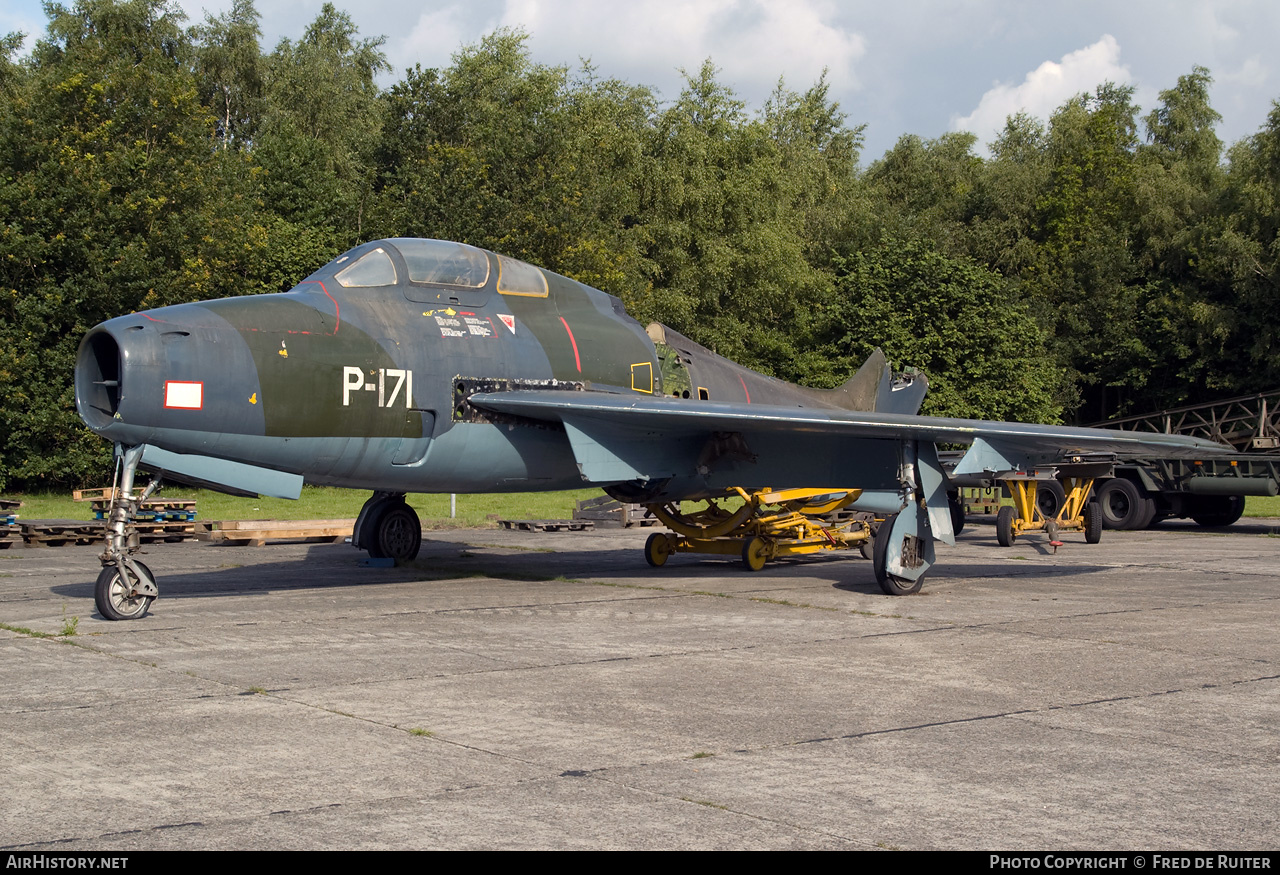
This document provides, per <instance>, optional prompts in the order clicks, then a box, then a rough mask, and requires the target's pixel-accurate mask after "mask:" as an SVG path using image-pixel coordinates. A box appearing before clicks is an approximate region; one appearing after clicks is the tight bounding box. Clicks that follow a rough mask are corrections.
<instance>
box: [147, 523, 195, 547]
mask: <svg viewBox="0 0 1280 875" xmlns="http://www.w3.org/2000/svg"><path fill="white" fill-rule="evenodd" d="M133 528H134V529H136V530H137V532H138V540H139V541H141V542H142V543H144V544H152V543H155V542H156V541H185V540H186V539H187V538H194V537H195V536H196V524H195V523H194V522H144V521H141V520H139V521H136V522H134V524H133Z"/></svg>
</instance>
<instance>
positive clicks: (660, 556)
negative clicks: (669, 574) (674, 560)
mask: <svg viewBox="0 0 1280 875" xmlns="http://www.w3.org/2000/svg"><path fill="white" fill-rule="evenodd" d="M670 555H671V542H670V541H668V540H667V536H666V535H660V534H658V533H657V532H654V533H653V534H652V535H650V536H649V540H647V541H645V542H644V561H645V562H648V563H649V567H650V568H661V567H662V566H663V565H666V564H667V557H668V556H670Z"/></svg>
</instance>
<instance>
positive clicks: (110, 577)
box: [93, 562, 156, 620]
mask: <svg viewBox="0 0 1280 875" xmlns="http://www.w3.org/2000/svg"><path fill="white" fill-rule="evenodd" d="M133 564H134V565H135V566H137V568H138V570H139V571H140V572H142V574H143V575H145V577H146V582H147V583H149V584H151V585H152V586H154V585H155V582H156V576H155V575H154V574H152V573H151V569H150V568H148V567H147V566H145V565H143V564H142V563H141V562H134V563H133ZM126 567H127V566H126ZM127 574H128V576H129V578H130V579H129V580H127V581H126V580H125V578H124V576H122V575H121V574H120V569H119V568H117V567H116V566H114V565H108V566H106V567H105V568H103V569H102V571H100V572H99V573H98V582H97V583H96V584H95V585H94V587H93V600H94V601H95V602H96V603H97V605H98V613H100V614H102V616H104V617H106V618H107V619H108V620H140V619H142V618H143V617H145V616H146V615H147V611H149V610H151V603H152V602H153V601H155V597H154V596H145V595H135V594H134V592H135V589H136V585H137V583H138V581H137V579H136V578H134V577H133V572H132V571H129V572H127Z"/></svg>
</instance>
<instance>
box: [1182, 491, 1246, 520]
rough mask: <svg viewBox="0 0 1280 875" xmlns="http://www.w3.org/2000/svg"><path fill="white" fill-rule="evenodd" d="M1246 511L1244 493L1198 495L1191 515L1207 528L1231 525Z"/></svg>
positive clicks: (1193, 501) (1193, 503)
mask: <svg viewBox="0 0 1280 875" xmlns="http://www.w3.org/2000/svg"><path fill="white" fill-rule="evenodd" d="M1242 513H1244V496H1243V495H1197V496H1195V498H1194V499H1193V500H1192V502H1191V513H1190V516H1191V518H1192V519H1193V520H1195V521H1196V523H1197V524H1199V525H1202V526H1204V527H1205V528H1217V527H1219V526H1229V525H1231V524H1232V523H1234V522H1235V521H1236V520H1238V519H1240V515H1241V514H1242Z"/></svg>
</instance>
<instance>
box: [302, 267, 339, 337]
mask: <svg viewBox="0 0 1280 875" xmlns="http://www.w3.org/2000/svg"><path fill="white" fill-rule="evenodd" d="M302 283H315V284H316V285H318V286H319V287H320V291H322V292H324V296H325V297H326V298H328V299H329V300H330V301H333V333H334V334H337V333H338V326H339V325H341V324H342V310H341V308H339V307H338V302H337V301H334V300H333V295H331V294H329V290H328V289H326V288H325V287H324V283H322V282H320V280H303V281H302ZM302 283H298V285H302Z"/></svg>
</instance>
